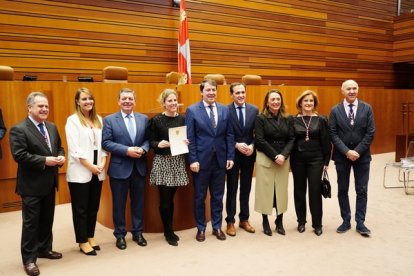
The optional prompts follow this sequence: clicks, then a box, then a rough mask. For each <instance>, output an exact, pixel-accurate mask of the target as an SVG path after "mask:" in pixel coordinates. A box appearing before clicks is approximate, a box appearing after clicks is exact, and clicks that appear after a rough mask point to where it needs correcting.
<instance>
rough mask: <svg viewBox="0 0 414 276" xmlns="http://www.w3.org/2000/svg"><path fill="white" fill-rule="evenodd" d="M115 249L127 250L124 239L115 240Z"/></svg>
mask: <svg viewBox="0 0 414 276" xmlns="http://www.w3.org/2000/svg"><path fill="white" fill-rule="evenodd" d="M116 247H118V248H119V249H121V250H124V249H125V248H127V244H126V241H125V238H124V237H122V238H117V239H116Z"/></svg>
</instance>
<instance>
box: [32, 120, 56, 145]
mask: <svg viewBox="0 0 414 276" xmlns="http://www.w3.org/2000/svg"><path fill="white" fill-rule="evenodd" d="M26 126H27V129H28V130H29V131H30V132H31V133H32V134H33V136H34V137H36V139H38V140H39V142H40V144H42V145H43V147H44V148H45V149H47V150H48V151H49V152H51V151H50V148H49V146H48V145H47V143H46V141H45V137H43V135H42V134H41V133H40V131H39V129H38V128H37V126H36V125H35V124H34V123H33V122H32V121H31V120H30V119H29V118H27V120H26ZM48 132H49V131H48ZM49 136H50V134H49ZM49 139H50V143H52V139H51V138H50V137H49Z"/></svg>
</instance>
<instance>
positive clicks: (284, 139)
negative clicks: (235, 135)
mask: <svg viewBox="0 0 414 276" xmlns="http://www.w3.org/2000/svg"><path fill="white" fill-rule="evenodd" d="M255 132H256V136H255V140H256V147H257V150H258V151H261V152H263V153H264V154H266V156H267V157H269V158H270V160H272V161H274V160H275V157H276V155H278V154H282V155H283V156H285V158H288V157H289V155H290V152H291V150H292V148H293V144H294V142H295V134H294V130H293V117H291V116H289V117H288V118H283V117H281V116H280V117H273V116H269V117H266V116H264V115H263V114H260V115H259V116H257V117H256V123H255Z"/></svg>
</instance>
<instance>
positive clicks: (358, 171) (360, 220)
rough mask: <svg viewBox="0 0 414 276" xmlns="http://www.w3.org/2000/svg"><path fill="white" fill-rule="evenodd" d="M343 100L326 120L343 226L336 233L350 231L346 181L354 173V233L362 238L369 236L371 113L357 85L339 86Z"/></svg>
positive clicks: (372, 124)
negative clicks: (366, 222)
mask: <svg viewBox="0 0 414 276" xmlns="http://www.w3.org/2000/svg"><path fill="white" fill-rule="evenodd" d="M341 90H342V94H343V95H344V100H343V101H342V102H341V103H339V104H337V105H336V106H334V107H333V108H332V111H331V115H330V117H329V129H330V130H329V131H330V135H331V139H332V143H333V145H334V151H333V157H332V158H333V160H334V161H335V166H336V173H337V175H338V200H339V207H340V209H341V217H342V220H343V222H342V224H341V225H340V226H339V227H338V229H337V230H336V232H337V233H344V232H346V231H348V230H349V229H351V207H350V205H349V197H348V190H349V178H350V173H351V168H352V170H353V171H354V179H355V191H356V195H357V197H356V211H355V221H356V224H357V225H356V230H357V232H358V233H360V234H361V235H364V236H368V235H370V234H371V231H370V230H369V229H368V228H367V227H366V226H365V215H366V211H367V198H368V180H369V168H370V163H371V152H370V146H371V143H372V141H373V139H374V133H375V123H374V114H373V112H372V108H371V106H370V105H369V104H367V103H365V102H363V101H361V100H358V98H357V96H358V84H357V83H356V82H355V81H353V80H347V81H345V82H344V83H343V84H342V88H341Z"/></svg>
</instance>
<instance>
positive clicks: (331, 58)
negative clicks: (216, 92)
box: [0, 0, 411, 87]
mask: <svg viewBox="0 0 414 276" xmlns="http://www.w3.org/2000/svg"><path fill="white" fill-rule="evenodd" d="M186 3H187V14H188V18H189V33H190V43H191V55H192V72H193V80H194V82H195V83H198V82H199V81H200V80H201V79H202V78H203V76H204V75H205V74H208V73H221V74H224V75H225V76H226V79H227V82H228V83H230V82H232V81H239V80H240V79H241V77H242V75H244V74H259V75H261V76H262V78H263V80H264V83H267V81H268V80H271V81H272V82H273V83H286V84H289V85H317V86H321V85H327V86H329V85H335V86H336V85H340V83H341V82H342V81H343V80H344V79H349V78H355V79H357V81H359V83H360V84H361V85H364V86H371V87H372V86H380V87H394V86H396V84H395V79H394V73H393V67H392V61H393V21H394V16H395V15H396V14H395V13H396V3H397V0H366V1H352V0H336V1H334V0H326V1H318V0H303V1H300V0H281V1H275V0H255V1H251V0H240V1H221V0H202V1H199V0H187V1H186ZM0 5H1V7H2V8H1V10H0V64H4V65H9V66H12V67H13V68H14V69H15V72H16V74H15V79H18V80H20V79H21V78H22V76H23V75H24V74H35V75H38V78H39V80H54V81H58V80H62V78H63V76H66V77H67V79H68V80H70V81H74V80H76V79H77V77H78V76H80V75H83V76H84V75H90V76H93V77H94V79H95V80H96V81H101V79H102V68H104V67H105V66H107V65H118V66H125V67H127V68H128V69H129V81H130V82H146V83H163V82H164V81H165V74H166V73H167V72H170V71H175V70H176V69H177V28H178V16H179V10H178V9H177V8H173V7H172V5H171V1H170V0H134V1H118V0H113V1H106V0H95V1H93V2H92V1H82V0H60V1H59V0H53V1H46V0H36V1H35V0H19V1H11V0H0ZM350 14H351V15H352V16H349V15H350ZM407 43H408V44H407ZM407 43H402V44H399V45H398V47H400V48H404V49H405V48H407V47H409V45H410V44H411V41H408V42H407ZM404 49H401V51H405V50H404ZM400 53H401V55H404V56H407V55H408V56H410V53H406V52H400ZM395 56H396V55H394V58H395Z"/></svg>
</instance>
